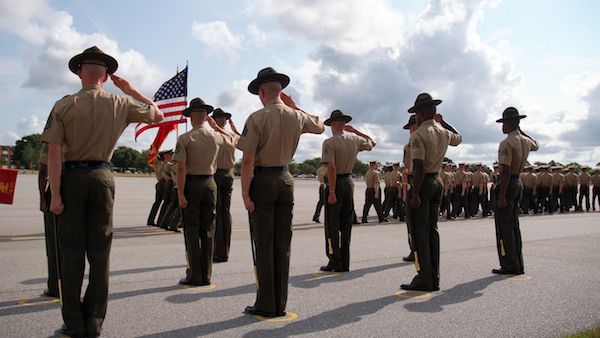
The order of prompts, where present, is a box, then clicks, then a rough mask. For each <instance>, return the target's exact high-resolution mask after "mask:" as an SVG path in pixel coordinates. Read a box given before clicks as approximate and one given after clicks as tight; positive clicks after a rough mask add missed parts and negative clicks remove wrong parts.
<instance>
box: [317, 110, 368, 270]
mask: <svg viewBox="0 0 600 338" xmlns="http://www.w3.org/2000/svg"><path fill="white" fill-rule="evenodd" d="M351 120H352V117H351V116H349V115H344V113H342V112H341V111H340V110H334V111H333V112H332V113H331V116H330V117H329V118H328V119H327V120H325V125H326V126H330V127H331V131H332V133H333V136H331V137H330V138H328V139H327V140H325V141H324V142H323V152H322V156H321V160H322V161H323V162H324V163H327V185H326V188H325V192H326V193H325V194H324V195H325V196H326V197H327V198H326V201H327V203H326V204H325V218H326V219H325V252H326V254H327V257H328V258H329V262H328V263H327V265H325V266H322V267H321V271H339V272H345V271H349V269H350V237H351V234H352V218H353V211H354V182H353V181H352V167H353V166H354V162H355V161H356V154H358V152H359V151H363V150H371V149H372V148H373V147H374V146H375V142H373V140H372V139H371V138H370V137H369V136H367V135H365V134H363V133H361V132H359V131H357V130H356V129H354V128H353V127H352V126H350V125H347V124H346V123H348V122H350V121H351ZM344 131H346V132H347V133H344ZM349 133H353V134H355V135H350V134H349Z"/></svg>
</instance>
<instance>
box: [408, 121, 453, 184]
mask: <svg viewBox="0 0 600 338" xmlns="http://www.w3.org/2000/svg"><path fill="white" fill-rule="evenodd" d="M461 141H462V137H461V136H460V134H458V133H453V132H451V131H450V130H447V129H444V128H443V127H442V126H440V125H439V124H437V123H435V122H434V121H433V120H427V121H425V122H423V123H422V124H421V126H420V127H419V129H417V131H415V132H414V133H413V134H412V135H411V136H410V141H409V143H410V157H411V159H412V160H423V165H424V169H425V173H439V172H440V170H441V169H442V162H444V156H445V155H446V150H447V149H448V145H451V146H457V145H459V144H460V142H461Z"/></svg>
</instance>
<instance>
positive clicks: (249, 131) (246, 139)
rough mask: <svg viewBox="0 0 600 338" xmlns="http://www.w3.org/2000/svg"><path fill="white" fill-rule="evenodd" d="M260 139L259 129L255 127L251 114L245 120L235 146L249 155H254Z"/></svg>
mask: <svg viewBox="0 0 600 338" xmlns="http://www.w3.org/2000/svg"><path fill="white" fill-rule="evenodd" d="M259 139H260V131H259V130H258V128H257V127H256V123H255V121H254V118H253V116H252V115H251V116H250V117H248V119H247V120H246V124H245V125H244V130H243V131H242V136H240V140H239V141H238V143H237V148H238V149H239V150H241V151H243V152H245V153H248V154H250V155H255V154H256V151H257V148H258V141H259Z"/></svg>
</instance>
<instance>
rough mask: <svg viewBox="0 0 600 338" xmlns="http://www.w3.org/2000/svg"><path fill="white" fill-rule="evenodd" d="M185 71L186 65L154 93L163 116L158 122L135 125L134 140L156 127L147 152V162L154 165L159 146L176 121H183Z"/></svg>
mask: <svg viewBox="0 0 600 338" xmlns="http://www.w3.org/2000/svg"><path fill="white" fill-rule="evenodd" d="M187 73H188V67H185V68H184V69H183V70H182V71H181V72H179V73H177V75H175V76H174V77H172V78H171V79H170V80H169V81H167V82H165V83H163V85H162V86H160V89H158V91H157V92H156V94H154V98H153V101H154V102H155V103H156V105H157V106H158V108H159V109H160V110H161V111H162V112H163V114H164V115H165V118H164V119H163V120H162V121H160V122H159V123H153V124H145V123H138V124H137V125H136V126H135V140H136V141H137V138H138V136H140V134H142V133H143V132H144V131H146V130H148V129H152V128H156V127H158V132H157V133H156V137H155V139H154V142H152V146H151V147H150V149H149V152H148V164H150V165H151V166H154V161H155V159H156V156H157V154H158V150H159V149H160V146H161V145H162V143H163V142H164V140H165V139H166V138H167V135H169V132H171V131H172V130H173V129H175V128H176V126H177V124H178V123H185V122H186V118H185V117H184V116H183V110H184V109H185V107H187Z"/></svg>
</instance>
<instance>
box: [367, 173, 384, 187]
mask: <svg viewBox="0 0 600 338" xmlns="http://www.w3.org/2000/svg"><path fill="white" fill-rule="evenodd" d="M379 182H381V176H380V173H379V170H373V169H369V170H367V173H366V174H365V184H366V185H367V188H377V187H379Z"/></svg>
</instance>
